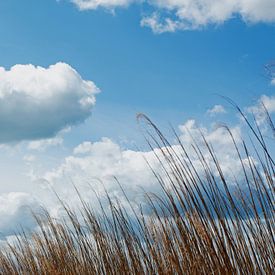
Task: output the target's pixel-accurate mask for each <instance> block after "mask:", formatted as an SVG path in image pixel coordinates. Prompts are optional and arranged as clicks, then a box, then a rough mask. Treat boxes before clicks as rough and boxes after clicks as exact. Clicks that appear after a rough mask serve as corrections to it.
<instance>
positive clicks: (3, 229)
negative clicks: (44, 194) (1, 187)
mask: <svg viewBox="0 0 275 275" xmlns="http://www.w3.org/2000/svg"><path fill="white" fill-rule="evenodd" d="M38 210H39V204H38V202H37V201H36V200H35V199H34V198H33V197H32V196H31V195H30V194H27V193H20V192H13V193H7V194H2V195H0V217H1V221H0V239H2V238H4V237H5V236H10V235H13V234H14V233H16V230H18V225H21V226H22V227H24V228H28V229H31V230H32V229H34V227H35V226H36V222H35V220H34V218H33V216H32V215H31V211H34V212H36V211H38Z"/></svg>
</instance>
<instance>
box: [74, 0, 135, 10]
mask: <svg viewBox="0 0 275 275" xmlns="http://www.w3.org/2000/svg"><path fill="white" fill-rule="evenodd" d="M71 2H72V3H74V4H75V5H76V6H77V7H78V8H79V9H80V10H95V9H97V8H99V7H102V8H106V9H114V8H117V7H125V6H128V5H129V4H131V3H132V2H136V1H133V0H71Z"/></svg>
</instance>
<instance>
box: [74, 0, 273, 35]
mask: <svg viewBox="0 0 275 275" xmlns="http://www.w3.org/2000/svg"><path fill="white" fill-rule="evenodd" d="M71 2H73V3H74V4H75V5H76V6H77V7H78V8H79V9H80V10H94V9H97V8H99V7H102V8H106V9H115V8H118V7H126V6H128V5H130V4H132V3H146V4H147V5H150V6H151V7H152V8H153V9H155V11H154V12H153V13H152V14H151V15H149V16H148V15H146V16H144V17H143V19H142V21H141V25H142V26H147V27H150V28H151V29H152V30H153V31H154V32H155V33H163V32H174V31H177V30H192V29H199V28H202V27H205V26H207V25H212V24H214V25H217V24H222V23H224V22H225V21H227V20H230V19H232V18H233V17H240V18H241V19H242V20H243V21H244V22H246V23H258V22H265V23H270V22H275V2H274V0H197V1H194V0H152V1H139V0H137V1H134V0H72V1H71Z"/></svg>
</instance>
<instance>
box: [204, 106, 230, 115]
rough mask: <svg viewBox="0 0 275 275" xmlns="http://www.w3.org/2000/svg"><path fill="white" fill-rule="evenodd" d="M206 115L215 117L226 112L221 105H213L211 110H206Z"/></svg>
mask: <svg viewBox="0 0 275 275" xmlns="http://www.w3.org/2000/svg"><path fill="white" fill-rule="evenodd" d="M206 113H207V114H208V115H210V116H215V115H217V114H225V113H226V110H225V109H224V107H223V106H222V105H215V106H214V107H213V108H211V109H208V110H207V112H206Z"/></svg>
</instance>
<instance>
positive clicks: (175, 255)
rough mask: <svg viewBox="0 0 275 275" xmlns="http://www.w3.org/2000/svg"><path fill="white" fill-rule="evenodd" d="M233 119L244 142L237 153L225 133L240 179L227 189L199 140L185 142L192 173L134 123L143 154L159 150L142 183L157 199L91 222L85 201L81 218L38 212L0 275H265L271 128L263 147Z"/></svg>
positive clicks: (257, 133)
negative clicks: (142, 138)
mask: <svg viewBox="0 0 275 275" xmlns="http://www.w3.org/2000/svg"><path fill="white" fill-rule="evenodd" d="M239 111H240V114H241V115H242V116H243V119H244V120H245V121H246V123H247V126H248V129H249V131H250V132H249V133H250V137H251V140H249V141H248V142H245V141H243V142H242V144H241V145H238V144H237V142H236V140H235V139H234V136H233V134H232V133H231V131H230V129H229V128H226V129H227V131H228V135H229V136H230V137H231V138H232V144H233V145H234V148H235V151H236V155H237V156H238V159H236V162H238V163H239V165H240V166H241V168H242V173H243V175H242V177H240V178H238V177H236V179H235V187H234V188H232V182H231V180H230V182H229V180H228V179H227V177H226V176H225V174H224V173H223V169H222V168H221V165H220V162H219V160H218V159H217V156H216V152H215V151H214V150H213V148H212V146H211V144H209V142H208V141H207V140H206V139H205V137H204V136H203V134H202V136H201V137H202V140H203V141H204V144H203V145H201V144H200V145H199V144H198V143H196V141H195V140H194V143H193V145H192V149H193V152H194V153H193V154H196V158H197V159H199V161H200V165H201V167H203V173H202V172H201V171H200V172H199V171H198V168H197V166H195V164H194V163H193V161H192V159H193V156H190V153H189V152H190V150H189V148H185V146H184V144H182V142H181V139H180V138H179V137H178V136H177V134H176V133H175V137H176V139H177V142H178V146H177V149H175V147H174V146H173V145H171V144H170V143H169V141H168V140H167V139H166V138H165V137H164V136H163V135H162V133H161V132H160V131H159V130H158V128H157V127H156V126H155V125H154V124H153V123H152V122H151V121H150V119H148V118H147V117H146V116H144V115H139V119H140V120H143V121H145V122H146V123H147V124H148V127H149V128H148V129H151V130H153V132H152V131H151V130H150V131H148V132H147V134H146V136H147V138H148V143H149V145H150V146H151V147H152V148H155V147H156V146H157V147H158V148H159V151H158V152H160V154H159V153H158V154H157V153H156V158H158V160H159V162H160V165H161V167H162V174H161V173H159V172H157V171H152V173H154V175H155V177H156V179H157V180H158V183H159V184H160V186H161V188H162V191H163V194H162V195H160V194H146V193H145V196H146V200H147V206H146V207H147V208H146V214H145V213H144V207H142V206H141V207H140V208H137V207H136V206H134V205H132V203H131V202H130V201H129V200H128V203H129V206H130V209H131V211H126V208H125V207H122V205H121V204H120V203H119V201H114V200H112V199H111V198H110V197H109V196H108V194H106V197H107V199H108V200H109V209H108V210H107V209H105V208H104V206H103V205H102V204H101V214H100V215H98V214H95V212H94V211H93V208H92V207H91V205H89V204H88V203H87V202H85V201H82V209H81V211H80V213H81V214H79V213H78V214H77V213H76V212H74V211H73V210H72V209H70V208H69V207H68V206H67V205H66V204H65V203H64V202H62V201H61V202H60V203H62V204H63V207H64V210H65V211H66V215H67V217H66V218H64V220H62V221H60V220H59V221H56V220H54V219H53V218H51V217H50V215H49V214H48V213H47V211H44V214H43V215H41V214H40V215H36V216H35V217H36V220H37V224H38V225H39V227H40V230H39V231H38V232H35V233H33V234H32V236H31V237H29V235H27V234H24V233H23V234H21V236H20V237H18V239H17V241H16V242H15V243H12V244H9V245H8V247H6V248H5V249H2V251H1V252H0V273H1V274H9V275H12V274H52V275H54V274H275V273H274V267H275V236H274V231H275V230H274V229H275V227H274V218H275V212H274V210H275V205H274V195H275V192H274V191H275V188H274V175H275V174H274V160H273V158H272V153H271V150H270V149H271V148H270V147H268V144H271V146H272V145H273V144H274V140H272V139H274V134H275V133H274V124H273V122H272V119H271V118H270V116H269V115H268V113H266V115H267V118H268V119H267V121H268V124H269V126H270V129H271V133H272V135H273V137H271V141H270V140H269V141H268V142H266V141H265V138H264V135H263V133H262V131H261V130H260V127H258V126H257V124H255V125H254V123H251V122H250V121H248V120H247V118H246V117H245V115H244V114H243V113H242V112H241V110H239ZM272 143H273V144H272ZM202 146H204V148H206V150H207V152H208V154H210V156H211V163H209V160H206V159H205V156H204V153H203V152H205V151H203V150H202ZM249 148H252V150H253V151H254V152H253V156H254V157H253V158H251V157H250V156H251V154H252V152H250V150H251V149H249ZM187 149H188V150H187ZM204 150H205V149H204ZM244 158H246V162H245V161H244ZM148 165H149V167H150V164H149V163H148ZM163 175H165V179H164V177H163ZM118 185H119V183H118ZM121 189H122V191H123V188H122V187H121ZM145 191H146V190H145ZM76 192H78V191H77V190H76ZM79 197H80V199H81V194H79ZM125 198H126V199H127V194H125ZM99 202H100V199H99ZM127 209H128V208H127ZM148 209H149V211H148ZM107 212H108V213H107ZM148 213H149V214H148Z"/></svg>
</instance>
